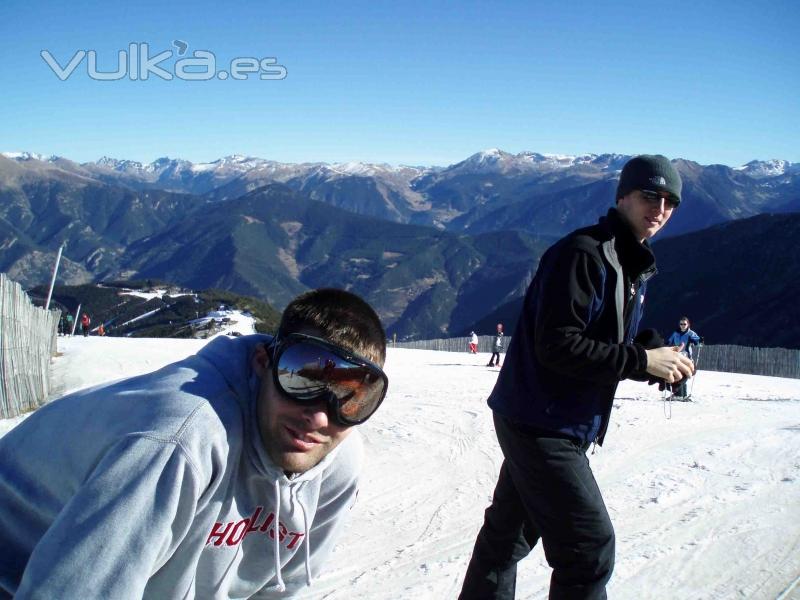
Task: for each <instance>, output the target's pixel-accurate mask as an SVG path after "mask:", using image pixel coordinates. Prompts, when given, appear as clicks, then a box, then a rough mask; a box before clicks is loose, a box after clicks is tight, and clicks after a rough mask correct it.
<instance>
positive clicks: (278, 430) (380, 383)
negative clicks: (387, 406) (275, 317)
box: [252, 290, 388, 473]
mask: <svg viewBox="0 0 800 600" xmlns="http://www.w3.org/2000/svg"><path fill="white" fill-rule="evenodd" d="M316 293H317V295H319V294H323V295H324V294H328V295H334V296H336V297H335V298H334V297H331V298H329V299H326V300H325V302H320V301H319V299H316V300H314V302H313V303H311V302H309V303H308V304H306V303H305V301H304V300H303V298H304V297H305V296H301V297H300V298H299V299H296V300H295V301H293V302H292V303H291V304H290V305H289V306H288V307H287V308H286V310H285V311H284V313H283V317H282V319H281V324H280V327H279V329H278V335H277V336H276V337H275V338H273V339H272V340H271V341H270V342H268V343H266V344H263V345H260V346H259V347H257V349H256V353H255V356H254V358H253V363H252V364H253V369H254V372H255V373H256V375H257V376H258V377H259V379H260V390H259V397H258V402H257V409H258V422H259V428H260V430H261V438H262V442H263V444H264V446H265V448H266V450H267V452H268V454H269V455H270V458H271V459H272V460H273V462H274V463H275V464H276V465H277V466H279V467H280V468H282V469H283V470H284V471H285V472H287V473H303V472H305V471H307V470H308V469H310V468H312V467H313V466H314V465H316V464H317V463H319V462H320V461H321V460H322V459H323V458H324V457H325V456H327V455H328V454H329V453H330V452H331V451H332V450H333V449H334V448H335V447H336V446H337V445H339V443H340V442H342V441H343V440H344V439H345V438H346V437H347V436H348V435H349V434H350V432H351V430H352V428H353V426H354V425H359V424H361V423H363V422H364V421H366V420H367V419H368V418H369V417H371V416H372V415H373V414H374V412H375V411H376V410H377V408H378V407H379V406H380V404H381V402H383V399H384V397H385V396H386V390H387V388H388V379H387V377H386V375H385V373H384V372H383V370H382V368H381V365H382V364H383V361H384V360H385V357H386V341H385V335H384V332H383V329H382V327H381V325H380V321H379V320H378V317H377V316H376V315H375V314H374V312H373V311H372V309H371V308H370V307H369V305H367V304H366V303H365V302H363V300H361V299H359V298H356V297H353V296H352V294H350V295H348V296H347V297H345V296H344V294H347V293H346V292H343V291H342V290H331V291H324V290H322V291H320V290H317V292H316ZM340 296H341V297H340ZM356 301H358V302H362V303H363V306H361V305H358V306H357V307H356V306H355V304H356ZM348 306H349V307H350V308H346V307H348Z"/></svg>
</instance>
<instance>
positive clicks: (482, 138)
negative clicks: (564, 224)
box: [0, 0, 800, 166]
mask: <svg viewBox="0 0 800 600" xmlns="http://www.w3.org/2000/svg"><path fill="white" fill-rule="evenodd" d="M67 4H69V6H68V7H67V6H65V5H67ZM110 4H111V3H100V2H80V1H77V2H71V3H61V2H22V1H19V0H5V1H4V2H2V3H0V57H2V60H0V94H1V96H0V98H2V116H0V150H4V151H9V150H28V151H32V152H39V153H43V154H57V155H61V156H65V157H67V158H71V159H73V160H76V161H79V162H83V161H89V160H96V159H97V158H99V157H101V156H103V155H108V156H113V157H116V158H129V159H134V160H140V161H144V162H149V161H152V160H154V159H155V158H157V157H160V156H170V157H179V158H186V159H188V160H192V161H195V162H200V161H209V160H214V159H216V158H219V157H221V156H225V155H228V154H246V155H252V156H259V157H262V158H269V159H274V160H280V161H286V162H303V161H327V162H334V161H337V162H338V161H349V160H360V161H370V162H388V163H392V164H399V163H403V164H418V165H431V164H438V165H445V164H451V163H454V162H457V161H459V160H462V159H464V158H466V157H467V156H469V155H470V154H473V153H474V152H477V151H479V150H482V149H486V148H492V147H497V148H501V149H503V150H506V151H509V152H514V153H516V152H520V151H523V150H531V151H536V152H542V153H558V154H583V153H604V152H618V153H624V154H635V153H642V152H659V153H662V154H666V155H668V156H671V157H682V158H687V159H691V160H695V161H698V162H700V163H702V164H711V163H722V164H727V165H732V166H735V165H739V164H743V163H745V162H747V161H749V160H752V159H762V160H764V159H770V158H782V159H787V160H791V161H793V162H800V143H799V142H798V140H800V41H798V39H799V38H800V36H798V34H797V32H798V31H800V3H798V2H796V1H783V0H776V1H774V2H771V3H764V4H761V3H754V2H714V1H711V2H702V1H700V2H697V1H696V0H695V1H694V2H683V1H674V2H668V3H667V2H658V3H653V5H652V6H648V3H646V2H634V1H622V2H607V3H606V2H597V1H596V2H564V1H563V0H557V1H552V2H551V1H535V0H529V1H528V2H503V3H496V2H495V3H489V2H459V3H456V2H438V3H437V2H419V3H417V2H405V3H397V2H379V1H372V2H340V3H331V2H299V3H287V2H280V3H278V2H269V1H258V2H239V3H235V2H231V3H221V2H206V1H194V2H191V3H180V2H175V3H165V2H150V1H147V0H145V1H139V2H128V3H124V4H120V5H119V7H114V8H110V7H108V6H109V5H110ZM298 6H299V7H298ZM176 39H177V40H183V41H185V42H187V43H188V44H189V48H188V51H187V52H186V53H185V55H184V56H190V55H193V52H195V51H198V50H205V51H208V52H212V53H213V54H214V56H215V62H216V70H217V71H219V70H229V65H230V63H231V61H232V60H233V59H235V58H248V57H249V58H253V59H262V58H268V57H273V58H274V59H275V63H276V64H277V65H280V66H282V67H284V68H285V69H286V73H287V76H286V78H285V79H282V80H261V79H260V78H259V76H258V75H259V74H258V73H255V74H249V75H247V78H246V79H245V80H238V81H234V80H233V79H231V78H230V77H229V78H228V79H225V80H221V79H218V78H216V77H215V78H214V79H212V80H208V81H182V80H179V79H177V78H176V79H173V80H172V81H166V80H163V79H161V78H159V77H157V76H153V75H151V77H150V78H149V79H148V80H147V81H131V80H130V79H129V78H128V77H125V78H124V79H121V80H118V81H97V80H94V79H92V78H90V77H89V74H88V67H87V65H88V56H87V57H84V58H83V59H82V60H81V62H80V63H79V64H78V66H77V67H76V68H75V70H74V72H73V73H72V75H71V76H70V77H68V78H67V79H66V81H61V80H59V78H58V77H57V76H56V75H55V74H54V72H53V71H52V70H51V69H50V67H48V65H47V64H46V63H45V61H44V60H43V59H42V58H41V56H40V52H41V51H42V50H47V51H48V52H50V53H51V55H52V56H53V57H54V58H55V59H56V60H57V61H58V62H59V64H60V65H62V66H65V65H66V64H67V63H68V62H69V60H70V58H72V56H73V55H75V53H76V52H77V51H79V50H84V51H89V50H93V51H94V52H95V55H96V57H97V64H98V70H99V71H114V70H116V68H117V66H118V58H117V53H118V51H120V50H125V51H127V50H128V49H129V46H130V44H141V43H147V44H148V45H149V48H150V52H149V54H150V56H155V55H156V54H158V53H159V52H162V51H167V50H170V51H172V52H173V59H171V60H167V61H164V62H162V63H160V64H159V66H161V67H162V68H164V69H166V70H167V71H169V70H170V68H171V65H173V63H174V62H175V59H177V58H179V56H178V55H177V49H176V47H175V46H173V44H172V42H173V40H176ZM190 70H191V69H190ZM197 70H199V68H198V69H196V71H197ZM172 72H174V71H172Z"/></svg>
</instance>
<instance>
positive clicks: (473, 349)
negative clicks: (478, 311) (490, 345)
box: [469, 331, 478, 354]
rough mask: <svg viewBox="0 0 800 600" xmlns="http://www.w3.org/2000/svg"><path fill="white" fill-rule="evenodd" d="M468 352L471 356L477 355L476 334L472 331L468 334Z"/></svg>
mask: <svg viewBox="0 0 800 600" xmlns="http://www.w3.org/2000/svg"><path fill="white" fill-rule="evenodd" d="M469 351H470V352H472V354H477V353H478V334H477V333H475V332H474V331H470V332H469Z"/></svg>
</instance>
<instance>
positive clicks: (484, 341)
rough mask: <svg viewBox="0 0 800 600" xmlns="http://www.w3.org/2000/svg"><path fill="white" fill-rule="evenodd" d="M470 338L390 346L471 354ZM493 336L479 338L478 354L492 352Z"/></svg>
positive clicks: (399, 343) (505, 341) (505, 340)
mask: <svg viewBox="0 0 800 600" xmlns="http://www.w3.org/2000/svg"><path fill="white" fill-rule="evenodd" d="M469 340H470V337H469V336H467V337H454V338H443V339H439V340H417V341H414V342H396V343H394V344H390V346H391V347H393V348H413V349H416V350H440V351H443V352H469ZM493 342H494V336H493V335H479V336H478V352H491V351H492V343H493ZM509 342H511V336H510V335H507V336H505V337H503V353H505V351H506V350H507V349H508V344H509Z"/></svg>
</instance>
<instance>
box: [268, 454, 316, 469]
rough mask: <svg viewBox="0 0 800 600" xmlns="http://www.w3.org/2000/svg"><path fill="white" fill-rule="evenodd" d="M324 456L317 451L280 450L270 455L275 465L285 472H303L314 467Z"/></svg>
mask: <svg viewBox="0 0 800 600" xmlns="http://www.w3.org/2000/svg"><path fill="white" fill-rule="evenodd" d="M324 457H325V455H324V454H320V453H319V452H292V451H284V452H280V453H279V454H278V455H277V456H274V457H272V460H273V461H274V462H275V465H276V466H277V467H279V468H280V469H281V470H283V471H286V472H287V473H305V472H306V471H308V470H309V469H312V468H314V467H315V466H317V465H318V464H319V462H320V461H321V460H322V459H323V458H324Z"/></svg>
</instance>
